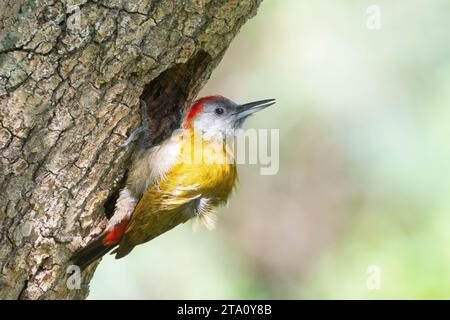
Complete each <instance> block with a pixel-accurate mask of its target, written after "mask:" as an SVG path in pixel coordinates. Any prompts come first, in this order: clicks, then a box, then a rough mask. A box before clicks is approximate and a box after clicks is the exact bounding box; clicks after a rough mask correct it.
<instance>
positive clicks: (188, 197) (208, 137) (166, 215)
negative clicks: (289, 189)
mask: <svg viewBox="0 0 450 320" xmlns="http://www.w3.org/2000/svg"><path fill="white" fill-rule="evenodd" d="M274 103H275V100H274V99H266V100H261V101H255V102H251V103H246V104H242V105H239V104H237V103H235V102H233V101H231V100H230V99H227V98H225V97H223V96H219V95H215V96H207V97H203V98H200V99H198V100H196V101H195V102H194V103H193V104H192V105H191V106H190V107H189V108H187V110H186V112H185V113H184V116H183V120H182V123H181V128H180V129H179V130H176V131H175V132H174V134H172V136H171V137H169V138H167V139H166V140H164V141H163V142H162V143H160V144H159V145H156V146H153V147H151V148H149V149H147V150H143V151H142V152H141V153H140V154H139V156H137V157H136V159H135V160H134V161H133V163H132V166H131V168H130V170H129V174H128V177H127V181H126V185H125V187H124V188H123V189H122V190H121V191H120V195H119V198H118V199H117V201H116V205H115V210H114V214H113V216H112V217H111V219H110V220H109V222H108V226H107V227H106V229H105V231H104V232H103V233H102V234H101V235H100V236H98V237H97V238H96V239H95V240H93V241H92V242H90V243H89V244H88V245H87V246H86V247H84V248H82V249H81V250H79V251H78V252H76V253H75V255H74V256H73V257H72V261H73V263H74V264H75V265H78V266H79V267H80V268H81V269H82V270H83V269H85V268H86V267H87V266H89V265H90V264H91V263H92V262H94V261H95V260H97V259H98V258H100V257H102V256H103V255H104V254H106V253H107V252H109V251H111V250H114V251H112V254H115V258H116V259H119V258H122V257H124V256H126V255H127V254H129V253H130V252H131V250H133V248H134V247H135V246H137V245H139V244H142V243H145V242H147V241H150V240H152V239H153V238H155V237H157V236H159V235H161V234H163V233H165V232H167V231H169V230H170V229H172V228H174V227H176V226H177V225H179V224H182V223H185V222H186V221H188V220H190V219H192V218H195V219H197V220H199V221H200V222H201V223H203V224H204V225H206V227H208V228H211V227H212V226H213V225H214V222H215V215H214V212H215V209H216V208H218V207H219V206H221V205H223V204H225V203H226V202H227V199H228V197H229V195H230V194H231V192H232V190H233V188H234V185H235V182H236V180H237V172H236V162H235V159H234V153H233V152H232V148H231V146H230V143H232V140H233V139H232V138H233V137H234V135H235V134H236V130H237V129H239V128H241V127H242V124H243V123H244V121H245V119H247V118H248V117H249V116H250V115H252V114H254V113H255V112H257V111H260V110H262V109H264V108H266V107H268V106H270V105H272V104H274ZM144 107H145V106H144ZM144 109H145V108H144ZM140 131H143V130H142V128H138V129H137V130H136V132H140ZM136 132H134V133H133V134H132V135H131V136H130V138H133V137H134V135H135V133H136ZM130 141H131V139H128V140H127V143H129V142H130Z"/></svg>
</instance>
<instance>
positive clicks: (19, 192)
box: [0, 0, 260, 299]
mask: <svg viewBox="0 0 450 320" xmlns="http://www.w3.org/2000/svg"><path fill="white" fill-rule="evenodd" d="M259 2H260V0H240V1H238V0H233V1H232V0H228V1H226V0H211V1H209V0H154V1H151V0H127V1H124V0H123V1H122V0H114V1H111V0H108V1H106V0H104V1H103V0H99V1H86V0H80V1H76V0H74V1H65V0H64V1H60V0H27V1H26V0H20V1H17V0H0V6H1V7H2V8H3V10H2V12H1V13H0V299H5V298H6V299H18V298H20V299H54V298H59V299H74V298H75V299H80V298H85V297H86V296H87V294H88V286H87V284H88V283H89V280H90V279H91V277H92V275H93V272H94V270H95V267H93V268H90V269H89V270H87V272H85V273H83V278H82V284H83V285H82V286H81V288H80V289H69V288H68V287H67V285H66V271H67V267H68V265H69V258H70V256H71V254H72V253H73V251H74V250H76V249H77V248H79V247H80V246H82V245H84V244H86V243H87V242H88V241H89V240H90V239H92V237H94V236H95V235H97V234H99V233H100V232H101V231H102V229H103V228H104V226H105V224H106V221H107V219H106V216H105V211H108V210H110V207H111V203H112V202H113V200H114V194H116V193H117V190H118V188H120V185H121V183H122V182H123V177H124V175H125V174H126V171H127V167H128V165H129V163H130V160H131V158H132V156H133V152H134V149H135V148H134V147H133V146H132V147H129V148H120V147H118V144H119V143H121V142H123V141H124V139H125V138H126V136H127V134H129V133H130V132H131V131H132V130H134V129H135V128H136V127H137V126H139V123H140V116H139V99H140V98H143V99H144V100H145V101H146V102H147V105H148V108H149V110H148V111H149V117H150V119H149V121H150V129H151V137H152V141H149V142H148V145H147V146H150V145H151V144H153V143H155V142H157V141H159V140H161V139H162V138H164V137H166V136H167V135H169V134H170V132H171V131H172V130H173V129H174V128H175V127H176V126H177V125H178V122H179V120H180V114H181V111H182V109H183V108H184V107H185V106H186V104H188V103H189V102H190V101H192V99H194V98H195V96H196V94H197V93H198V91H199V90H200V88H201V87H202V86H203V85H204V84H205V82H206V81H207V79H208V78H209V76H210V74H211V71H212V70H213V69H214V67H215V66H216V65H217V64H218V63H219V61H220V59H221V58H222V56H223V54H224V52H225V50H226V49H227V47H228V45H229V44H230V42H231V40H232V39H233V37H234V36H235V35H236V34H237V32H238V31H239V29H240V27H241V26H242V25H243V23H244V22H245V21H246V20H247V19H249V18H250V17H252V16H253V15H255V14H256V10H257V7H258V5H259ZM105 204H106V205H105ZM105 208H106V210H105ZM106 215H107V212H106Z"/></svg>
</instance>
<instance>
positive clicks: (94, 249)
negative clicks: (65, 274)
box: [71, 233, 116, 271]
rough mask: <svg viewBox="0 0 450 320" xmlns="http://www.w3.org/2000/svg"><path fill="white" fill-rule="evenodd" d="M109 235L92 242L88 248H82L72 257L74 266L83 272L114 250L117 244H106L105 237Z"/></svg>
mask: <svg viewBox="0 0 450 320" xmlns="http://www.w3.org/2000/svg"><path fill="white" fill-rule="evenodd" d="M106 236H107V233H105V234H103V235H101V236H100V237H98V238H97V239H95V240H94V241H92V242H90V243H89V244H88V245H87V246H86V247H84V248H81V249H80V250H78V251H77V252H75V254H74V255H73V256H72V259H71V260H72V262H73V264H74V265H76V266H78V267H80V269H81V270H82V271H83V270H84V269H86V268H87V267H88V266H89V265H90V264H91V263H92V262H94V261H95V260H97V259H100V258H101V257H103V256H104V255H105V254H107V253H108V252H109V251H110V250H112V249H113V248H114V247H115V246H116V244H113V245H108V244H105V241H104V239H105V237H106Z"/></svg>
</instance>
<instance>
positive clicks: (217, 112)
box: [214, 107, 225, 116]
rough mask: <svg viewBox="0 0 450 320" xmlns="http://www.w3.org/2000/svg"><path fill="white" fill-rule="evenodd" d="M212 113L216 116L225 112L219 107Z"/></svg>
mask: <svg viewBox="0 0 450 320" xmlns="http://www.w3.org/2000/svg"><path fill="white" fill-rule="evenodd" d="M214 111H215V112H216V114H217V115H218V116H220V115H222V114H223V113H224V112H225V110H223V108H221V107H219V108H216V110H214Z"/></svg>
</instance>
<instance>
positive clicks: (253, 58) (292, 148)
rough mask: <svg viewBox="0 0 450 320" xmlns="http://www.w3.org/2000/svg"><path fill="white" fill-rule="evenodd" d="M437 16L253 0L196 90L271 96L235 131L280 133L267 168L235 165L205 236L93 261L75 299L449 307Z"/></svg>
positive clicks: (447, 189)
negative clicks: (408, 301)
mask: <svg viewBox="0 0 450 320" xmlns="http://www.w3.org/2000/svg"><path fill="white" fill-rule="evenodd" d="M370 5H378V6H379V8H380V10H381V19H382V20H381V29H380V30H371V29H369V28H368V27H367V25H366V22H367V19H368V17H369V16H370V15H368V14H367V12H366V10H367V8H368V7H369V6H370ZM449 14H450V2H449V1H447V0H432V1H430V0H428V1H425V0H398V1H388V0H386V1H361V0H358V1H356V0H352V1H350V0H345V1H344V0H341V1H324V0H320V1H299V0H265V1H264V2H263V3H262V5H261V7H260V9H259V12H258V15H257V16H256V17H255V18H253V19H252V20H250V21H248V22H247V24H246V25H245V26H244V27H243V28H242V30H241V32H240V34H239V35H238V36H237V38H236V39H235V40H234V42H233V43H232V45H231V47H230V48H229V50H228V52H227V53H226V55H225V58H224V60H223V61H222V63H221V64H220V65H219V67H218V68H217V69H216V70H215V72H214V73H213V75H212V77H211V80H210V81H209V83H208V85H207V86H206V88H205V89H204V90H203V92H202V95H206V94H216V93H219V94H223V95H225V96H227V97H230V98H231V99H233V100H235V101H237V102H248V101H252V100H257V99H263V98H276V99H277V104H276V105H275V106H274V107H271V108H269V109H267V110H265V111H264V112H261V113H260V114H258V115H257V116H255V117H254V118H252V119H251V120H250V121H248V123H247V125H246V128H249V127H255V128H279V129H280V170H279V173H278V174H277V175H274V176H262V175H260V174H259V167H258V166H257V165H247V166H240V167H239V172H240V185H239V187H238V192H237V193H235V194H234V196H233V197H232V199H231V201H230V204H229V207H227V208H224V209H222V210H220V212H219V223H218V228H217V229H216V230H215V231H213V232H209V231H206V230H201V231H199V232H192V228H191V226H190V225H189V224H187V225H183V226H180V227H177V228H176V229H174V230H173V231H170V232H168V233H166V234H164V235H162V236H160V237H159V238H157V239H155V240H154V241H152V242H150V243H147V244H145V245H142V246H138V247H137V248H136V249H135V250H134V251H133V253H132V254H130V255H129V256H128V257H127V258H126V259H122V260H119V261H116V260H114V259H113V258H112V257H111V256H108V257H106V258H104V259H103V261H102V262H101V264H100V266H99V268H98V270H97V273H96V274H95V276H94V278H93V280H92V282H91V294H90V296H89V297H90V298H91V299H96V298H102V299H144V298H157V299H164V298H174V299H179V298H180V299H181V298H182V299H217V298H223V299H228V298H236V299H241V298H242V299H246V298H252V299H262V298H275V299H281V298H288V299H313V298H324V299H330V298H341V299H348V298H355V299H367V298H388V299H391V298H395V299H398V298H447V299H448V298H450V272H449V271H450V248H449V244H450V233H449V232H448V228H449V226H450V214H449V211H450V183H449V176H450V175H449V169H450V147H449V146H450V144H449V143H448V140H449V137H450V59H449V57H450V23H449ZM371 266H375V267H376V268H377V270H379V273H378V276H379V278H378V279H379V280H380V286H379V288H378V289H377V288H375V289H374V288H372V287H370V286H368V283H367V282H368V281H370V277H371V273H370V270H371V269H370V268H371Z"/></svg>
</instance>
